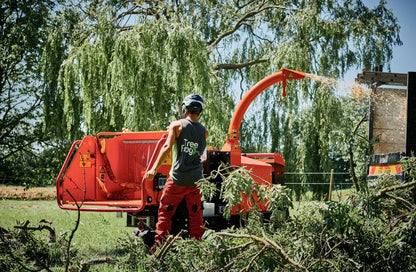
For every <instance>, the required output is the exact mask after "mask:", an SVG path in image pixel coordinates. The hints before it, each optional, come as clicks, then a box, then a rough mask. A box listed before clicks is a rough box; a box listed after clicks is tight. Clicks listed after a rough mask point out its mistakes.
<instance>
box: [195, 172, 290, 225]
mask: <svg viewBox="0 0 416 272" xmlns="http://www.w3.org/2000/svg"><path fill="white" fill-rule="evenodd" d="M217 176H220V177H221V180H222V182H221V188H220V190H218V189H217V187H216V185H215V184H214V183H213V182H211V181H210V180H211V179H215V178H217ZM255 179H256V180H257V182H260V184H259V183H257V182H256V180H255ZM198 186H199V189H200V190H201V193H202V195H203V198H204V201H207V202H209V201H210V199H212V198H213V197H214V196H216V195H217V194H218V193H219V196H220V198H221V200H223V201H224V202H225V204H226V207H225V210H224V215H225V216H226V217H227V218H229V217H230V216H231V213H232V212H233V209H236V211H237V212H240V213H248V212H252V211H258V204H262V205H266V206H267V210H268V211H271V212H272V218H273V217H274V216H275V215H276V213H277V212H278V211H279V210H281V209H284V208H288V207H291V206H292V201H291V199H290V197H289V191H288V189H287V188H285V187H283V186H281V185H280V184H279V185H274V184H269V185H267V181H264V180H261V178H259V177H256V176H254V175H253V174H252V173H251V170H248V169H247V168H246V167H245V166H243V167H226V166H225V165H221V166H220V167H219V169H218V171H213V172H212V173H211V176H210V177H207V178H206V179H204V180H200V181H199V182H198ZM242 203H244V204H246V205H247V206H248V207H249V209H248V210H247V209H243V207H242V205H241V204H242Z"/></svg>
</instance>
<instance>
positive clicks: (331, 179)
mask: <svg viewBox="0 0 416 272" xmlns="http://www.w3.org/2000/svg"><path fill="white" fill-rule="evenodd" d="M333 182H334V169H331V178H330V180H329V197H328V199H329V201H332V183H333Z"/></svg>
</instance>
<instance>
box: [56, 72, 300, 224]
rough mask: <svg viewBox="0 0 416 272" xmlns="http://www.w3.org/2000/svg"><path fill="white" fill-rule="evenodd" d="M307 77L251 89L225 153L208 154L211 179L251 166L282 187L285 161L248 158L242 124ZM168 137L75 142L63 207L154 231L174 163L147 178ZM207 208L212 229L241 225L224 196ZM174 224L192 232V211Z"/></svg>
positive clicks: (285, 75) (135, 135)
mask: <svg viewBox="0 0 416 272" xmlns="http://www.w3.org/2000/svg"><path fill="white" fill-rule="evenodd" d="M304 77H305V73H302V72H298V71H293V70H288V69H282V70H280V71H279V72H277V73H275V74H273V75H270V76H268V77H266V78H264V79H263V80H261V81H260V82H258V83H257V84H256V85H255V86H254V87H253V88H251V89H250V90H249V91H248V92H247V93H246V94H245V96H244V97H243V99H242V100H241V101H240V103H239V104H238V106H237V108H236V110H235V112H234V114H233V117H232V119H231V122H230V126H229V129H228V136H227V139H226V142H225V144H224V146H223V147H222V149H220V150H214V149H210V150H207V156H206V164H205V167H204V168H205V174H206V175H207V176H209V175H210V173H211V171H213V170H217V169H218V167H219V166H220V165H221V164H224V165H226V166H236V167H239V166H245V167H246V168H247V169H248V170H250V171H251V172H252V176H253V178H254V180H255V182H257V183H258V184H265V185H266V186H271V185H272V184H278V183H280V184H282V183H283V176H284V165H285V163H284V160H283V158H282V156H281V155H280V154H279V153H261V154H258V153H242V152H241V149H240V144H239V141H240V134H239V129H240V124H241V121H242V119H243V116H244V114H245V112H246V110H247V109H248V107H249V106H250V104H251V103H252V102H253V100H254V99H255V98H256V97H257V96H258V95H259V94H260V93H261V92H263V91H264V90H265V89H267V88H268V87H270V86H272V85H273V84H276V83H278V82H282V84H283V95H284V96H285V95H286V94H285V88H286V80H288V79H289V80H290V79H301V78H304ZM208 129H209V128H208ZM166 136H167V132H166V131H147V132H122V133H112V132H104V133H99V134H97V135H95V136H85V137H84V139H83V140H78V141H76V142H74V143H73V145H72V147H71V149H70V151H69V153H68V155H67V157H66V160H65V162H64V164H63V166H62V169H61V171H60V173H59V175H58V177H57V179H56V191H57V202H58V205H59V207H60V208H62V209H67V210H78V209H79V210H80V211H95V212H126V213H127V225H128V226H138V227H139V229H143V228H147V229H150V230H151V229H154V226H155V223H156V221H157V214H158V205H159V200H160V197H161V195H162V191H163V186H164V184H165V182H166V180H167V178H168V175H169V170H170V166H171V160H170V158H168V159H167V160H166V161H165V162H164V164H163V165H162V167H161V168H160V169H159V173H158V174H157V175H156V176H155V179H154V181H153V182H151V181H146V180H145V179H144V174H145V173H146V171H147V169H148V168H149V167H151V166H152V164H153V162H154V161H155V160H156V157H157V154H158V152H159V150H160V148H161V146H162V145H163V143H164V141H165V140H166ZM210 181H211V182H215V183H216V184H217V185H220V183H221V182H222V180H221V178H218V179H210ZM250 203H251V202H250V201H248V200H247V199H243V201H242V203H241V207H240V210H241V208H242V209H244V208H248V207H249V206H250V205H253V204H250ZM203 205H204V220H205V223H206V227H207V228H212V229H223V228H226V227H228V226H230V225H236V224H238V223H239V222H240V220H239V214H238V211H236V210H234V211H233V215H232V216H231V218H228V219H225V217H224V216H223V211H224V205H225V204H224V203H223V202H222V201H221V199H220V198H219V197H214V199H212V200H211V202H209V203H208V202H205V203H204V204H203ZM259 209H260V210H261V211H262V212H263V213H265V215H266V216H267V211H266V210H267V207H265V206H264V205H262V204H259ZM172 220H173V221H174V222H172V232H175V231H177V230H178V229H181V228H186V222H187V211H186V208H183V209H181V208H180V207H178V209H177V212H176V214H175V216H174V217H173V218H172Z"/></svg>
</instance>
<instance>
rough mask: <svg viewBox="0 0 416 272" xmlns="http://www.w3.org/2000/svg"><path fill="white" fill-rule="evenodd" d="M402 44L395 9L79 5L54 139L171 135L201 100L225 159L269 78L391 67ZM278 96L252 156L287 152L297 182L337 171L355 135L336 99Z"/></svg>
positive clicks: (246, 134)
mask: <svg viewBox="0 0 416 272" xmlns="http://www.w3.org/2000/svg"><path fill="white" fill-rule="evenodd" d="M400 44H401V41H400V38H399V26H398V23H397V19H396V18H395V17H394V16H393V14H392V12H391V11H390V10H388V9H387V8H386V2H385V1H380V2H379V3H378V4H377V5H375V6H374V7H368V6H366V5H365V4H364V3H363V2H362V1H360V0H319V1H316V0H292V1H281V0H274V1H272V0H269V1H268V0H257V1H256V0H255V1H253V0H202V1H201V0H198V1H195V0H181V1H180V0H175V1H144V0H138V1H104V2H101V1H92V0H90V1H87V0H85V1H81V0H80V1H74V2H73V3H69V4H68V3H66V6H62V8H61V9H59V12H58V15H57V17H56V22H55V23H54V24H53V29H52V30H51V31H50V36H49V39H48V46H46V47H45V50H44V64H45V65H44V67H45V72H44V76H45V79H44V81H45V87H44V97H45V98H44V108H45V120H46V122H45V129H46V130H48V129H52V130H54V131H55V132H56V133H57V135H59V137H62V136H63V135H65V134H67V135H68V136H69V138H74V137H79V136H80V135H82V134H85V133H88V134H91V133H96V132H99V131H120V130H121V128H122V127H128V128H130V129H131V130H152V129H155V130H160V129H164V127H165V126H166V125H167V124H168V123H169V122H170V121H172V120H173V119H174V118H177V117H178V113H179V107H180V103H181V101H182V99H183V97H184V96H185V95H187V94H188V93H191V92H197V93H200V94H201V95H202V96H203V97H204V99H205V101H206V110H204V113H203V115H202V120H201V122H203V123H204V124H206V126H207V127H208V128H209V130H210V132H211V137H210V144H212V145H214V146H216V147H221V144H222V138H221V135H223V134H225V133H226V131H227V127H228V124H229V120H230V116H231V113H232V111H233V109H234V106H235V104H236V103H237V102H238V101H239V99H240V98H241V96H242V95H243V94H244V93H245V92H246V91H247V90H248V89H249V88H250V87H252V86H253V85H254V84H255V83H256V82H257V81H259V80H261V79H262V78H264V77H265V76H268V75H270V74H272V73H274V72H277V71H278V70H279V69H281V68H289V69H295V70H299V71H303V72H307V73H311V74H319V75H325V76H329V77H334V78H340V77H342V76H343V75H344V74H345V72H346V71H348V69H350V68H352V67H356V68H361V69H369V68H371V67H372V65H375V64H377V65H378V64H384V65H385V67H388V63H389V61H390V60H391V59H392V47H393V46H394V45H400ZM279 87H280V86H275V87H273V88H270V90H268V91H266V92H264V93H263V94H262V95H260V97H259V98H257V99H256V101H255V102H254V103H253V106H252V107H251V108H250V110H249V112H248V114H247V116H246V118H245V119H244V120H243V124H242V128H241V134H242V146H243V148H244V149H245V150H246V151H279V152H281V153H283V155H284V157H285V159H286V161H287V165H286V167H287V170H289V171H306V170H307V171H328V170H329V169H330V168H331V164H332V161H331V156H329V154H330V153H331V152H332V153H334V152H336V151H337V150H338V151H339V152H343V151H342V150H339V149H340V147H339V145H338V144H337V141H336V140H331V139H328V135H329V134H330V132H331V131H333V130H334V129H337V130H340V129H341V128H340V126H342V127H344V129H346V130H348V129H351V127H352V126H353V124H351V123H346V122H342V118H341V116H342V115H341V114H340V112H342V103H340V99H339V97H337V96H336V95H335V88H334V87H328V86H327V85H325V84H320V83H319V82H316V81H311V80H301V81H298V82H289V83H288V88H287V91H288V96H287V97H286V98H282V97H281V90H280V89H279ZM351 122H353V121H351ZM334 149H335V151H334Z"/></svg>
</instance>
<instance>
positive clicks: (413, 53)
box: [344, 0, 416, 83]
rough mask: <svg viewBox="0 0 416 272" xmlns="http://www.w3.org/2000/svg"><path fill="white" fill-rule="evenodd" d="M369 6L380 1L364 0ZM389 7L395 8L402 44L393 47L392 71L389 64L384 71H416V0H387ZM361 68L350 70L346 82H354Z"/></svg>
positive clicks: (394, 12)
mask: <svg viewBox="0 0 416 272" xmlns="http://www.w3.org/2000/svg"><path fill="white" fill-rule="evenodd" d="M363 2H364V3H365V4H367V5H368V6H369V7H373V6H374V5H376V4H377V3H378V2H379V1H378V0H377V1H375V0H363ZM387 7H388V8H389V9H392V10H393V14H394V15H395V16H396V18H397V19H398V21H399V25H400V27H401V28H400V38H401V40H402V42H403V45H402V46H396V47H394V48H393V59H392V61H391V63H390V71H388V70H387V66H385V67H384V68H383V71H384V72H392V73H407V72H409V71H412V72H415V71H416V0H387ZM361 72H362V71H361V70H350V71H349V72H348V73H347V74H346V75H345V78H344V79H345V82H346V83H350V82H353V81H354V79H355V77H356V76H357V74H358V73H361Z"/></svg>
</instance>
